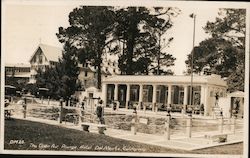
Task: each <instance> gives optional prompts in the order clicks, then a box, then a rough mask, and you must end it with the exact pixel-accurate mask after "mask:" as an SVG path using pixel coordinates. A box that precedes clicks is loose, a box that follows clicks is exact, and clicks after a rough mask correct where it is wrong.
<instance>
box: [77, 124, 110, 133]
mask: <svg viewBox="0 0 250 158" xmlns="http://www.w3.org/2000/svg"><path fill="white" fill-rule="evenodd" d="M81 126H82V128H83V131H86V132H89V126H94V127H97V128H98V133H99V134H104V130H106V125H104V124H97V123H89V122H83V123H82V124H81Z"/></svg>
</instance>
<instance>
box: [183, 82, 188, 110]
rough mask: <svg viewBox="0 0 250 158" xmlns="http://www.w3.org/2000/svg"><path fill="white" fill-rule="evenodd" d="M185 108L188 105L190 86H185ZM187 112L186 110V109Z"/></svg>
mask: <svg viewBox="0 0 250 158" xmlns="http://www.w3.org/2000/svg"><path fill="white" fill-rule="evenodd" d="M183 104H184V106H186V105H187V104H188V85H184V101H183ZM185 110H186V109H185Z"/></svg>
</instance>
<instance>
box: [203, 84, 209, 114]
mask: <svg viewBox="0 0 250 158" xmlns="http://www.w3.org/2000/svg"><path fill="white" fill-rule="evenodd" d="M209 95H210V94H209V88H208V87H207V86H206V87H204V96H205V98H204V116H208V110H209V109H208V97H209Z"/></svg>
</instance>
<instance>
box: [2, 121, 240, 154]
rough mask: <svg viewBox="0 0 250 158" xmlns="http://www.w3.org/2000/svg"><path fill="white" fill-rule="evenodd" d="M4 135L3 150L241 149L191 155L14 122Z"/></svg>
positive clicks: (155, 150) (8, 125)
mask: <svg viewBox="0 0 250 158" xmlns="http://www.w3.org/2000/svg"><path fill="white" fill-rule="evenodd" d="M4 134H5V139H4V140H5V141H4V149H10V150H57V151H58V150H62V151H106V152H107V151H108V152H150V153H179V154H184V153H186V154H194V153H199V154H242V149H243V144H242V143H239V144H234V145H226V146H221V147H214V148H209V149H202V150H197V151H192V152H191V151H185V150H177V149H170V148H163V147H159V146H153V145H147V144H142V143H135V142H132V141H126V140H121V139H116V138H112V137H109V136H105V135H99V134H95V133H88V132H83V131H78V130H74V129H67V128H63V127H58V126H53V125H47V124H43V123H37V122H31V121H25V120H18V119H12V120H5V133H4Z"/></svg>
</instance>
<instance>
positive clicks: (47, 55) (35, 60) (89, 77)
mask: <svg viewBox="0 0 250 158" xmlns="http://www.w3.org/2000/svg"><path fill="white" fill-rule="evenodd" d="M62 53H63V50H62V49H61V48H58V47H54V46H50V45H45V44H39V46H38V48H37V49H36V50H35V52H34V53H33V55H32V56H31V58H30V61H29V62H30V65H31V68H30V81H29V82H30V83H35V82H36V79H35V76H36V74H37V71H38V69H40V70H42V71H45V69H46V67H51V66H55V65H56V64H57V63H58V62H59V58H61V57H62ZM78 66H79V68H80V74H79V76H78V79H79V80H80V81H81V83H82V84H83V85H84V87H85V88H88V87H92V86H95V87H96V86H97V67H95V66H91V65H90V62H87V63H86V64H85V65H82V64H78ZM101 66H102V78H104V77H106V76H110V75H116V74H118V73H120V71H119V69H118V63H117V61H115V60H111V59H106V58H105V59H104V60H103V62H102V65H101Z"/></svg>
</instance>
